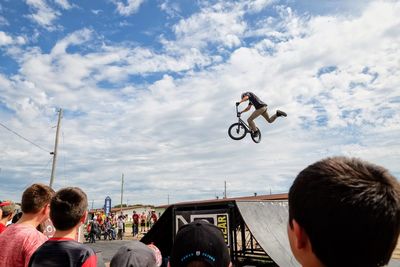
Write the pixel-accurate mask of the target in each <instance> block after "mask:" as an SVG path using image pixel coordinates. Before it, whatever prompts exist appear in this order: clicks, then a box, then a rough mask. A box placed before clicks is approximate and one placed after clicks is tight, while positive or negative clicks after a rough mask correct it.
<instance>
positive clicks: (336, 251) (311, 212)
mask: <svg viewBox="0 0 400 267" xmlns="http://www.w3.org/2000/svg"><path fill="white" fill-rule="evenodd" d="M293 219H294V220H296V222H297V223H298V224H299V225H300V226H301V227H302V228H303V229H304V230H305V232H306V233H307V234H308V237H309V239H310V242H311V246H312V249H313V252H314V254H315V255H316V256H317V257H318V258H319V260H321V262H322V263H323V264H324V265H325V266H329V267H335V266H341V267H347V266H349V267H350V266H351V267H356V266H360V267H361V266H362V267H369V266H374V267H376V266H383V265H386V264H387V263H388V261H389V260H390V257H391V254H392V252H393V250H394V248H395V246H396V243H397V238H398V236H399V231H400V188H399V182H398V181H397V180H396V178H395V177H394V176H392V175H391V174H390V173H389V172H388V171H387V170H386V169H384V168H382V167H380V166H376V165H373V164H370V163H367V162H364V161H361V160H358V159H349V158H345V157H335V158H327V159H324V160H321V161H319V162H316V163H314V164H312V165H310V166H308V167H307V168H306V169H304V170H303V171H301V172H300V173H299V174H298V176H297V177H296V179H295V181H294V182H293V185H292V186H291V188H290V191H289V225H290V227H292V225H293V224H292V220H293Z"/></svg>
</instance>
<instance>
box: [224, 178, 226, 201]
mask: <svg viewBox="0 0 400 267" xmlns="http://www.w3.org/2000/svg"><path fill="white" fill-rule="evenodd" d="M224 198H226V181H224Z"/></svg>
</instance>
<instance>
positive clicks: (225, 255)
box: [169, 220, 231, 267]
mask: <svg viewBox="0 0 400 267" xmlns="http://www.w3.org/2000/svg"><path fill="white" fill-rule="evenodd" d="M169 266H170V267H228V266H229V267H230V266H231V260H230V256H229V250H228V246H227V245H226V243H225V240H224V237H223V235H222V232H221V230H220V229H219V228H218V227H217V226H215V225H214V224H211V223H209V222H207V221H204V220H198V221H194V222H191V223H189V224H185V225H183V226H182V227H181V228H180V229H179V231H178V233H177V234H176V237H175V241H174V245H173V247H172V252H171V257H170V260H169Z"/></svg>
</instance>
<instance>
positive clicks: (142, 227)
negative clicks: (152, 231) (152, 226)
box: [140, 211, 147, 233]
mask: <svg viewBox="0 0 400 267" xmlns="http://www.w3.org/2000/svg"><path fill="white" fill-rule="evenodd" d="M146 221H147V216H146V214H145V213H144V211H143V212H142V215H140V232H142V233H145V232H146V231H147V229H146Z"/></svg>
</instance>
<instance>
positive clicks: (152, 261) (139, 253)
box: [110, 240, 159, 267]
mask: <svg viewBox="0 0 400 267" xmlns="http://www.w3.org/2000/svg"><path fill="white" fill-rule="evenodd" d="M158 266H159V265H157V261H156V256H155V253H154V251H153V250H152V249H150V248H149V247H148V246H146V245H145V244H143V243H142V242H140V241H137V240H134V241H132V242H130V243H129V244H127V245H124V246H122V247H120V248H119V249H118V251H117V253H115V255H114V256H113V257H112V259H111V262H110V267H158Z"/></svg>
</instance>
